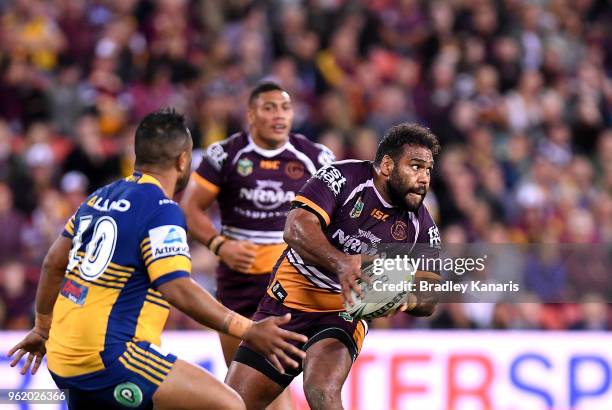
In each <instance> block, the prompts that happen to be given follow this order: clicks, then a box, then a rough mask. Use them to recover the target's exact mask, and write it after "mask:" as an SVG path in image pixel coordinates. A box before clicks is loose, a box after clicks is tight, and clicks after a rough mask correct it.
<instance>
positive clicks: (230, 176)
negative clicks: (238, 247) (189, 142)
mask: <svg viewBox="0 0 612 410" xmlns="http://www.w3.org/2000/svg"><path fill="white" fill-rule="evenodd" d="M333 160H334V156H333V154H332V153H331V151H330V150H329V149H327V148H326V147H325V146H323V145H320V144H315V143H312V142H311V141H309V140H308V139H307V138H306V137H304V136H302V135H298V134H290V136H289V140H288V141H287V143H285V144H284V145H283V146H282V147H279V148H278V149H275V150H266V149H263V148H260V147H259V146H257V145H255V143H254V142H253V140H252V139H251V137H250V136H249V135H248V134H246V133H239V134H234V135H232V136H231V137H229V138H228V139H226V140H224V141H221V142H218V143H215V144H212V145H211V146H210V147H208V149H207V150H206V153H205V155H204V158H203V159H202V162H201V164H200V166H199V167H198V169H197V170H196V172H195V173H194V175H193V177H194V179H195V180H196V181H198V183H200V184H201V185H202V186H204V187H205V188H207V189H208V190H210V191H213V192H216V193H218V196H217V201H218V202H219V208H220V210H221V223H222V234H223V235H225V236H228V237H230V238H233V239H241V240H249V241H251V242H253V243H255V244H256V245H259V246H258V249H257V256H256V259H255V262H254V264H253V266H252V268H251V270H250V272H249V273H253V274H264V273H270V272H271V271H272V268H273V266H274V263H275V262H276V260H277V259H278V256H279V255H280V254H281V252H282V251H283V249H284V247H285V244H284V241H283V229H284V226H285V219H286V218H287V214H288V212H289V208H290V206H291V201H293V199H294V197H295V195H296V192H298V191H299V189H300V188H301V187H302V186H303V185H304V183H305V182H306V181H307V180H308V179H309V178H310V177H311V176H312V175H314V174H315V173H316V172H317V170H318V169H319V168H320V167H322V166H324V165H328V164H330V163H331V162H332V161H333Z"/></svg>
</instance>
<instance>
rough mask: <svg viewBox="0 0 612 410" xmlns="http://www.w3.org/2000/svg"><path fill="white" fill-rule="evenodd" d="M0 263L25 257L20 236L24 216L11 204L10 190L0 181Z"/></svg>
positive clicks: (24, 221)
mask: <svg viewBox="0 0 612 410" xmlns="http://www.w3.org/2000/svg"><path fill="white" fill-rule="evenodd" d="M0 226H1V227H2V229H0V261H6V260H9V259H12V258H21V257H23V256H25V255H24V254H23V253H24V244H23V239H22V235H23V232H24V231H25V229H26V227H27V224H26V219H25V216H24V215H23V214H22V213H21V212H20V211H18V210H17V209H16V208H15V206H14V203H13V193H12V192H11V188H10V187H9V186H8V185H7V184H6V183H5V182H2V181H0Z"/></svg>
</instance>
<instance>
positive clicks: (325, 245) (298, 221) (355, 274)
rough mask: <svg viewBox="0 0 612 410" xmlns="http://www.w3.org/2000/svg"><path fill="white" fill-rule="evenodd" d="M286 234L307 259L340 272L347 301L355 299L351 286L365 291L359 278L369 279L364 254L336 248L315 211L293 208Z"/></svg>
mask: <svg viewBox="0 0 612 410" xmlns="http://www.w3.org/2000/svg"><path fill="white" fill-rule="evenodd" d="M283 238H284V239H285V242H287V244H288V245H289V246H291V247H292V248H293V249H294V250H295V251H296V252H297V253H298V254H299V255H300V256H301V257H302V259H304V261H306V262H307V263H310V264H312V265H316V266H321V267H323V268H325V269H326V270H329V271H332V272H336V273H337V274H338V279H339V281H340V285H341V286H342V294H343V296H344V299H345V300H346V301H348V302H349V303H350V301H352V300H353V299H352V297H351V295H350V293H351V290H353V291H354V292H355V293H356V294H357V295H360V294H361V288H360V287H359V285H358V284H357V279H361V280H364V281H367V277H366V276H365V275H363V273H362V272H361V256H360V255H346V254H345V253H343V252H341V251H339V250H338V249H336V248H335V247H334V246H333V245H332V244H331V243H330V242H329V241H328V240H327V238H326V237H325V234H324V233H323V230H322V229H321V222H320V221H319V218H318V217H317V216H316V215H315V214H313V213H312V212H309V211H307V210H305V209H301V208H294V209H292V210H291V212H289V215H288V216H287V221H286V223H285V232H284V235H283Z"/></svg>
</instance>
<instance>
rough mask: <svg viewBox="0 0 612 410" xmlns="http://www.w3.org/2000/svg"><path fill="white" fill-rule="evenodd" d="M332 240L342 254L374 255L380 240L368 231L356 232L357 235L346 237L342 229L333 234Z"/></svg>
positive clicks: (359, 230)
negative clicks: (337, 244)
mask: <svg viewBox="0 0 612 410" xmlns="http://www.w3.org/2000/svg"><path fill="white" fill-rule="evenodd" d="M332 239H337V240H338V242H339V243H340V246H342V250H343V252H344V253H349V252H350V253H351V254H362V255H364V254H365V255H376V254H377V253H378V243H380V238H379V237H378V236H376V235H374V234H373V233H372V232H370V231H365V230H363V229H358V230H357V235H347V234H346V233H345V232H344V231H343V230H342V229H338V230H336V232H334V234H333V236H332Z"/></svg>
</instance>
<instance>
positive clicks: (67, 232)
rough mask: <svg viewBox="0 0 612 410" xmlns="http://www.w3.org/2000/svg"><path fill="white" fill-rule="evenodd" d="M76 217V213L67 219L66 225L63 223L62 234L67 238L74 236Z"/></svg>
mask: <svg viewBox="0 0 612 410" xmlns="http://www.w3.org/2000/svg"><path fill="white" fill-rule="evenodd" d="M75 217H76V213H75V214H74V215H72V216H71V217H70V219H68V222H66V225H64V230H63V231H62V236H65V237H66V238H68V239H72V238H73V237H74V220H75Z"/></svg>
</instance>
